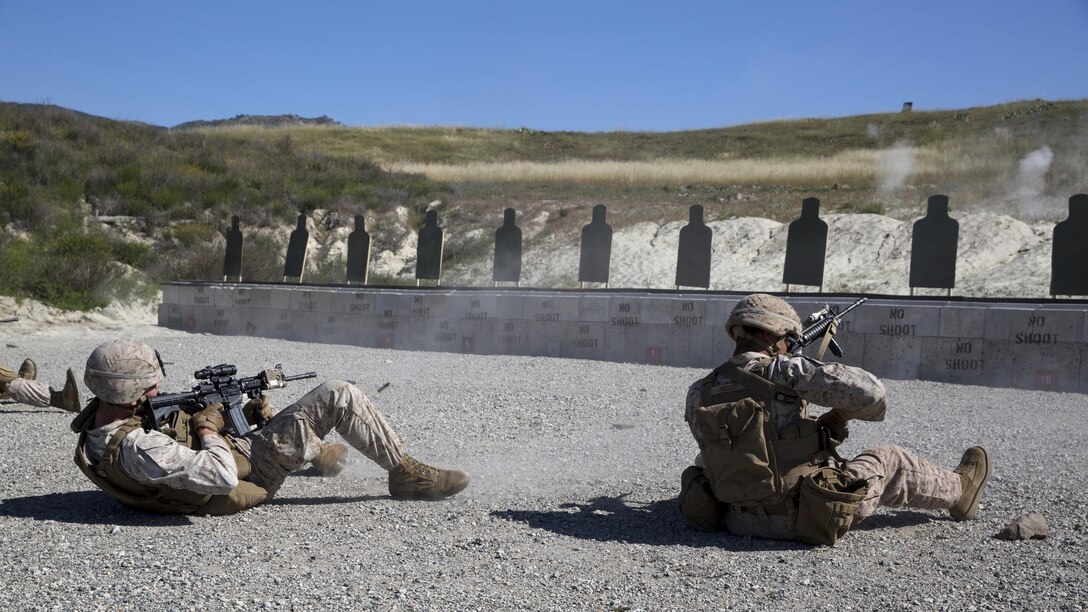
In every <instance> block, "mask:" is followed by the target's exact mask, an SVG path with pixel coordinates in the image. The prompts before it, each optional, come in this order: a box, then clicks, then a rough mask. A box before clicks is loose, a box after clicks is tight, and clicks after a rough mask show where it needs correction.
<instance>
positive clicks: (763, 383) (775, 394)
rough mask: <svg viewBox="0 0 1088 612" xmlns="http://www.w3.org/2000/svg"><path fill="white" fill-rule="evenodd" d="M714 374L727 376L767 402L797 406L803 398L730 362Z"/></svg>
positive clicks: (721, 366) (719, 367) (787, 388)
mask: <svg viewBox="0 0 1088 612" xmlns="http://www.w3.org/2000/svg"><path fill="white" fill-rule="evenodd" d="M768 363H769V362H768ZM714 372H715V373H718V372H720V373H722V374H725V375H726V376H727V377H729V378H730V379H731V380H734V381H736V382H737V383H739V384H741V385H743V386H744V388H746V389H748V391H750V392H751V393H752V395H754V396H756V397H758V398H759V399H761V400H763V401H765V402H771V401H777V402H787V403H791V404H795V403H797V402H799V401H800V400H801V396H800V395H798V393H797V392H796V391H794V390H793V389H790V388H789V387H784V386H782V385H776V384H774V383H773V382H771V381H769V380H767V379H766V378H763V377H762V376H758V375H756V374H752V373H751V372H749V371H748V370H744V369H742V368H738V367H737V366H736V365H735V364H733V363H732V362H730V361H727V362H725V363H723V364H722V365H720V366H718V368H717V369H715V370H714Z"/></svg>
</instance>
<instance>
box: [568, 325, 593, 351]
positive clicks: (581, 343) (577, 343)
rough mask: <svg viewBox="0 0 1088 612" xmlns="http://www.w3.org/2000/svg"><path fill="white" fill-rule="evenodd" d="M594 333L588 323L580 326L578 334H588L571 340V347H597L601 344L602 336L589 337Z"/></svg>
mask: <svg viewBox="0 0 1088 612" xmlns="http://www.w3.org/2000/svg"><path fill="white" fill-rule="evenodd" d="M592 333H593V331H592V330H591V329H590V327H589V326H588V325H579V326H578V335H579V336H587V337H583V338H575V339H574V340H571V341H570V345H571V348H576V349H595V348H597V347H598V346H599V345H600V338H592V337H588V336H590V335H591V334H592Z"/></svg>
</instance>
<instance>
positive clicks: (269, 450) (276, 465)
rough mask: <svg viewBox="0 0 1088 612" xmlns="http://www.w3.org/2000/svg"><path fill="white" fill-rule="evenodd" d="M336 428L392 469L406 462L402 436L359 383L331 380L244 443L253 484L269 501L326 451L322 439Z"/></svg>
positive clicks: (367, 453)
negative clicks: (322, 445)
mask: <svg viewBox="0 0 1088 612" xmlns="http://www.w3.org/2000/svg"><path fill="white" fill-rule="evenodd" d="M333 429H335V430H336V432H337V433H339V434H340V436H341V437H342V438H344V441H346V442H347V443H348V444H350V445H351V446H353V447H354V448H355V449H356V450H358V451H359V452H361V453H362V454H364V455H366V456H367V457H368V458H370V459H371V460H373V461H374V462H375V463H377V464H378V465H380V466H381V467H383V468H385V469H386V470H390V469H393V467H395V466H396V465H398V464H399V463H400V462H401V458H402V457H403V456H404V451H403V449H402V446H401V441H400V438H398V437H397V434H396V433H395V432H394V431H393V429H392V428H391V427H390V426H389V424H388V423H386V422H385V418H384V417H382V415H381V413H380V412H378V409H377V408H375V407H374V404H372V403H370V400H369V399H368V398H367V396H366V395H364V394H363V392H362V391H360V390H359V389H358V387H356V386H355V385H352V384H351V383H347V382H344V381H340V380H333V381H328V382H325V383H323V384H321V385H319V386H318V387H316V388H315V389H314V390H313V391H310V392H309V393H307V394H306V395H305V396H303V397H302V399H300V400H298V401H297V402H296V403H294V404H291V405H290V406H288V407H287V408H285V409H283V410H282V411H280V412H279V413H277V414H276V416H274V417H272V419H270V420H269V421H268V424H266V425H265V426H264V427H263V428H261V429H259V430H258V431H255V432H254V433H253V434H251V435H249V436H247V437H246V438H243V439H241V440H240V442H241V444H240V448H239V450H241V451H242V452H243V453H245V452H246V448H245V444H246V443H248V444H249V446H250V448H249V459H250V463H251V465H252V468H253V472H252V473H251V474H250V476H249V477H248V478H247V480H249V481H250V482H252V483H254V484H256V485H259V486H261V487H263V488H265V489H266V490H267V491H268V493H269V498H271V497H272V495H274V494H275V493H276V491H277V490H278V489H279V488H280V485H282V484H283V481H284V479H285V478H286V477H287V475H288V474H290V473H291V472H294V471H296V470H298V469H301V468H302V467H303V466H304V465H306V464H307V463H309V462H310V461H313V459H314V458H315V457H317V456H318V454H320V453H321V440H322V439H323V438H324V437H325V436H327V435H328V434H329V432H330V431H332V430H333Z"/></svg>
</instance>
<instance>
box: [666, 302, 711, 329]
mask: <svg viewBox="0 0 1088 612" xmlns="http://www.w3.org/2000/svg"><path fill="white" fill-rule="evenodd" d="M680 312H681V313H691V314H678V315H673V317H672V324H673V325H674V326H676V327H696V326H699V325H702V324H703V320H704V317H703V315H698V314H694V313H695V302H692V301H685V302H681V303H680Z"/></svg>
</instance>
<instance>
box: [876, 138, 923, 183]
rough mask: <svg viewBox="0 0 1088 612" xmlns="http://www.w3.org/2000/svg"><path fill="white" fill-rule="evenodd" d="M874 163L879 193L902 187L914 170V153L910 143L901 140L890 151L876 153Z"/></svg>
mask: <svg viewBox="0 0 1088 612" xmlns="http://www.w3.org/2000/svg"><path fill="white" fill-rule="evenodd" d="M876 161H877V171H878V173H879V175H878V176H879V179H880V191H881V193H888V192H890V191H893V190H895V189H897V188H899V187H902V186H903V183H905V182H906V180H907V177H908V176H910V173H911V171H912V170H913V169H914V153H913V151H912V150H911V146H910V142H908V141H905V140H901V141H899V142H897V143H895V146H893V147H892V148H890V149H885V150H883V151H877V153H876Z"/></svg>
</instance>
